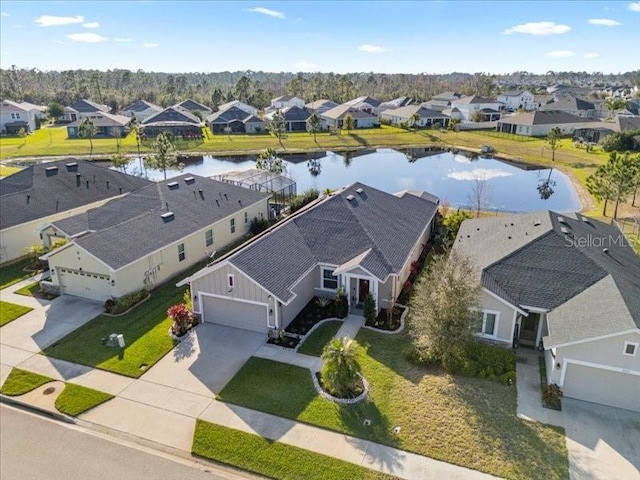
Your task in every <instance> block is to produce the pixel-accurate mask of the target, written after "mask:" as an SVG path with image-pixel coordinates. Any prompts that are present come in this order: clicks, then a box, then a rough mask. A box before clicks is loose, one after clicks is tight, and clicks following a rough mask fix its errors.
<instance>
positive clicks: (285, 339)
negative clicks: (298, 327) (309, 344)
mask: <svg viewBox="0 0 640 480" xmlns="http://www.w3.org/2000/svg"><path fill="white" fill-rule="evenodd" d="M267 343H268V344H269V345H275V346H277V347H284V348H296V347H297V346H298V343H300V338H298V337H294V336H291V335H281V336H278V337H274V338H270V339H269V340H267Z"/></svg>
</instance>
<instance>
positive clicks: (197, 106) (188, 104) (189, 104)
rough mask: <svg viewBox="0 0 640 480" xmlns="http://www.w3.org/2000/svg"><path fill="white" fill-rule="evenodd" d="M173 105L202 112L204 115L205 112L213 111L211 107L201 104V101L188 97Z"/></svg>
mask: <svg viewBox="0 0 640 480" xmlns="http://www.w3.org/2000/svg"><path fill="white" fill-rule="evenodd" d="M175 106H176V107H180V108H184V109H185V110H189V111H190V112H195V111H198V112H202V113H203V114H204V115H206V114H207V113H210V112H213V110H212V109H211V107H207V106H206V105H203V104H202V103H198V102H196V101H195V100H191V99H190V98H188V99H187V100H183V101H182V102H180V103H177V104H176V105H175Z"/></svg>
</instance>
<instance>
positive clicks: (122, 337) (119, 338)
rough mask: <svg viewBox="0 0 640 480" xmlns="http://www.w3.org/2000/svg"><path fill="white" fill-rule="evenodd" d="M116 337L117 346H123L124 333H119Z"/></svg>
mask: <svg viewBox="0 0 640 480" xmlns="http://www.w3.org/2000/svg"><path fill="white" fill-rule="evenodd" d="M116 339H117V340H118V346H119V347H120V348H124V335H122V334H121V333H120V334H118V336H117V337H116Z"/></svg>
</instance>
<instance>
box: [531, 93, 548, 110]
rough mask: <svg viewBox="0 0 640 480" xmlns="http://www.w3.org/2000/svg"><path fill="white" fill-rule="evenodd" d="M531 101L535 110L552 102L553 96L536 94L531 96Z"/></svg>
mask: <svg viewBox="0 0 640 480" xmlns="http://www.w3.org/2000/svg"><path fill="white" fill-rule="evenodd" d="M533 101H534V102H535V103H536V109H537V108H540V107H542V106H543V105H546V104H547V103H551V102H553V95H545V94H536V95H534V96H533Z"/></svg>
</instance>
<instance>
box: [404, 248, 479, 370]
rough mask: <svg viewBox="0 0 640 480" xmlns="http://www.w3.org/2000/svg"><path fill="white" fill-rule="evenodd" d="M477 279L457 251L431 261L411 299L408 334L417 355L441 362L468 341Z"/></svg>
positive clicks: (474, 314) (475, 298)
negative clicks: (411, 338)
mask: <svg viewBox="0 0 640 480" xmlns="http://www.w3.org/2000/svg"><path fill="white" fill-rule="evenodd" d="M477 278H478V277H477V274H476V270H475V268H474V266H473V265H472V264H471V262H470V261H469V259H468V258H466V257H464V256H462V255H460V254H459V253H458V252H456V251H452V252H451V253H450V254H449V255H448V256H447V255H438V256H436V257H434V259H433V260H432V262H431V264H430V266H429V269H428V270H427V272H426V274H424V275H423V276H422V277H421V278H420V280H419V284H418V288H417V291H419V292H420V293H418V294H416V295H414V297H413V299H412V312H413V313H412V315H411V317H410V322H411V328H410V330H409V331H410V333H411V336H412V337H413V343H414V347H415V348H416V350H417V351H418V352H419V353H421V354H422V355H424V356H426V357H429V358H432V359H434V360H436V361H442V360H444V359H445V358H446V356H447V355H448V354H449V353H451V352H453V351H455V350H456V349H458V348H460V347H461V346H464V345H465V344H466V343H467V342H468V341H469V340H471V338H472V333H473V329H472V328H470V326H472V325H474V320H476V318H477V317H476V313H475V312H474V310H475V309H477V307H478V305H479V300H480V291H481V287H480V284H479V282H478V280H477ZM424 285H428V286H429V288H420V286H424Z"/></svg>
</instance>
